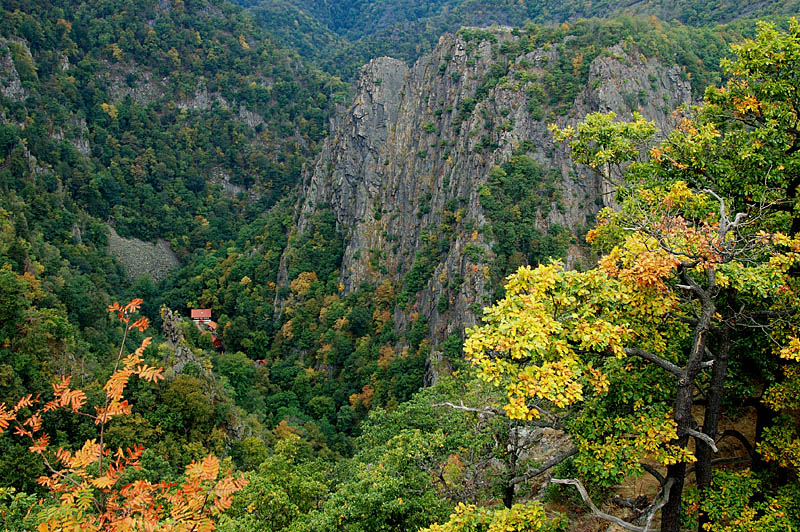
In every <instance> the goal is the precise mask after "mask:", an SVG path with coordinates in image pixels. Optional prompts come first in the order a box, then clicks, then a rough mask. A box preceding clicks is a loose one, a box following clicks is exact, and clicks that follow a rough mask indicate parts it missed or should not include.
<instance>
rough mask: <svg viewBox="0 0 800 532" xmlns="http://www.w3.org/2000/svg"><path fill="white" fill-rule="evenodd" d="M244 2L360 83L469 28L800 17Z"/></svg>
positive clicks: (614, 4) (404, 1) (721, 11)
mask: <svg viewBox="0 0 800 532" xmlns="http://www.w3.org/2000/svg"><path fill="white" fill-rule="evenodd" d="M238 2H239V3H240V4H242V5H246V6H248V7H250V8H251V9H252V10H253V12H254V13H257V19H258V21H259V22H260V23H261V24H264V25H265V26H266V27H268V28H269V29H270V30H271V31H272V32H273V33H275V34H276V35H280V37H281V39H283V40H285V41H286V42H289V43H293V44H299V45H300V50H301V53H302V54H307V57H313V58H314V59H315V60H317V61H318V62H319V64H320V65H321V66H323V67H324V68H325V69H326V70H328V71H330V72H336V73H338V74H340V75H342V76H344V77H353V76H354V75H355V73H356V70H357V68H358V67H359V66H360V65H361V64H363V63H365V62H366V61H368V60H369V59H370V58H372V57H377V56H381V55H389V56H392V57H397V58H401V59H405V60H406V61H412V60H414V59H416V58H417V57H419V56H420V55H421V54H422V53H424V52H427V51H429V50H431V49H432V48H433V46H434V45H435V44H436V42H437V41H438V39H439V36H440V35H441V34H442V33H444V32H454V31H456V30H457V29H458V28H460V27H462V26H489V25H491V24H501V25H511V26H522V25H523V24H525V23H527V22H535V23H545V24H553V23H561V22H565V21H566V22H573V21H575V20H577V19H579V18H593V17H599V18H607V17H615V16H619V15H654V16H656V17H658V18H659V19H661V20H665V21H673V20H675V21H679V22H681V23H684V24H688V25H692V26H704V25H711V24H720V23H730V22H733V21H735V20H738V19H744V18H754V17H762V18H763V17H775V16H786V15H792V14H796V13H798V12H800V3H798V2H797V0H746V1H743V2H734V1H731V0H720V1H716V2H703V1H698V0H685V1H677V2H676V1H673V0H657V1H653V2H647V1H642V0H630V1H625V2H620V1H610V0H603V1H599V2H587V1H585V0H562V1H555V2H518V1H514V0H488V1H482V0H435V1H430V2H419V1H416V0H363V1H353V2H350V1H333V0H331V1H325V2H316V1H310V0H282V1H280V2H271V1H269V2H267V1H261V0H238Z"/></svg>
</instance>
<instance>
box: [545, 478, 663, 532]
mask: <svg viewBox="0 0 800 532" xmlns="http://www.w3.org/2000/svg"><path fill="white" fill-rule="evenodd" d="M550 482H552V483H554V484H566V485H570V486H575V487H576V488H577V489H578V492H579V493H580V494H581V499H583V502H585V503H586V505H587V506H588V507H589V508H590V509H591V510H592V513H593V514H594V515H596V516H597V517H599V518H600V519H603V520H604V521H609V522H611V523H614V524H616V525H618V526H620V527H622V528H624V529H625V530H630V532H648V531H649V530H650V523H651V522H652V521H653V517H654V516H655V515H656V512H658V511H659V510H660V509H661V508H662V507H663V506H664V505H665V504H667V499H669V492H670V490H671V489H672V484H673V482H674V479H669V480H667V482H666V484H664V488H663V490H662V491H661V496H660V497H659V498H658V499H657V500H655V501H653V504H652V505H651V507H650V510H649V511H648V513H647V522H646V524H645V526H643V527H642V526H636V525H634V524H632V523H629V522H627V521H625V520H624V519H620V518H619V517H616V516H614V515H611V514H607V513H605V512H604V511H602V510H600V508H598V507H597V505H595V503H594V502H592V498H591V497H589V493H588V492H587V491H586V488H584V487H583V484H581V481H580V480H578V479H576V478H552V479H550Z"/></svg>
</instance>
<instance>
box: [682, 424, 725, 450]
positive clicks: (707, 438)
mask: <svg viewBox="0 0 800 532" xmlns="http://www.w3.org/2000/svg"><path fill="white" fill-rule="evenodd" d="M686 434H688V435H689V436H692V437H693V438H696V439H698V440H702V441H703V442H704V443H705V444H706V445H708V446H709V447H711V449H712V450H713V451H714V452H715V453H718V452H719V449H717V444H716V442H714V438H712V437H711V436H709V435H708V434H703V433H702V432H700V431H697V430H693V429H686Z"/></svg>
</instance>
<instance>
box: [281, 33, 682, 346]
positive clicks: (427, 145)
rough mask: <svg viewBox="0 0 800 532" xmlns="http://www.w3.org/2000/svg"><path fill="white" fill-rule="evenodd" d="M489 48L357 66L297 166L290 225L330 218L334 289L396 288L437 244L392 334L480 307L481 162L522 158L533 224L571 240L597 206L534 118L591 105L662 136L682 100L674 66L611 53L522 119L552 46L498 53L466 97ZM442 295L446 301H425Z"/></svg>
mask: <svg viewBox="0 0 800 532" xmlns="http://www.w3.org/2000/svg"><path fill="white" fill-rule="evenodd" d="M494 33H495V35H496V37H497V39H498V42H499V43H502V42H504V41H508V40H515V39H517V37H515V36H514V35H513V34H512V32H511V31H510V30H509V29H506V28H500V29H497V30H495V31H494ZM497 50H498V44H493V43H492V42H490V41H489V40H484V41H483V42H481V43H480V44H478V45H477V46H475V43H474V42H473V43H467V42H465V41H464V40H463V39H462V38H461V37H459V36H454V35H445V36H444V37H442V38H441V40H440V41H439V44H438V46H437V48H436V49H435V50H434V52H433V53H431V54H429V55H427V56H424V57H422V58H421V59H419V60H418V61H417V62H416V63H415V64H414V65H413V67H411V68H408V67H407V66H406V65H405V64H404V63H403V62H402V61H399V60H395V59H390V58H385V57H384V58H378V59H374V60H372V61H371V62H370V63H369V64H367V65H365V66H364V67H363V68H362V71H361V78H360V81H359V83H358V87H357V92H356V96H355V99H354V101H353V103H352V105H350V107H348V108H346V109H344V108H343V109H341V110H340V111H339V112H338V113H337V114H336V116H335V117H334V118H333V119H332V121H331V127H330V136H329V138H328V139H327V140H326V141H325V144H324V146H323V149H322V152H321V153H320V155H319V157H318V158H317V160H316V162H315V164H314V165H313V167H311V168H309V169H307V172H306V175H305V185H304V190H303V193H302V198H303V199H302V201H301V204H300V205H299V206H298V218H297V226H296V229H297V231H303V230H304V229H305V228H306V227H307V225H308V223H309V220H310V218H311V214H312V213H313V212H314V211H315V210H317V209H320V208H323V207H326V208H330V209H331V210H332V211H333V213H334V214H335V216H336V220H337V227H338V229H339V231H340V232H341V233H342V234H343V236H344V238H345V243H346V248H345V251H344V258H343V264H342V268H341V273H340V280H341V284H342V285H343V286H344V289H345V290H353V289H355V288H356V287H358V286H359V285H360V284H361V283H362V282H364V281H367V282H372V283H377V282H380V281H382V280H383V279H387V278H388V279H390V280H392V281H393V282H395V283H396V285H397V286H398V287H399V288H402V286H403V279H404V277H405V276H406V275H407V274H408V272H409V271H411V270H412V268H413V265H414V261H415V257H416V256H417V254H418V253H421V252H424V250H425V249H426V246H429V245H430V242H431V235H437V238H438V241H439V242H441V241H442V240H443V239H446V240H447V243H446V244H447V245H444V246H443V247H442V249H444V250H446V252H444V253H443V254H442V256H441V260H440V261H439V262H438V264H436V265H435V268H434V270H433V273H432V274H431V275H429V278H427V279H425V282H424V287H423V288H422V289H421V290H419V291H418V292H415V293H414V294H412V297H411V300H410V301H408V303H407V304H405V305H400V306H398V308H397V309H396V311H395V323H396V325H398V326H399V327H400V328H401V329H402V328H404V327H406V326H407V325H408V323H409V320H410V319H411V318H412V317H413V316H414V315H417V314H419V313H421V314H422V315H424V316H427V317H428V320H429V324H430V327H431V333H432V338H433V340H434V342H437V341H441V340H442V339H443V338H445V337H446V336H447V335H448V334H450V333H451V332H454V331H460V330H462V329H463V328H464V327H465V326H468V325H470V324H473V323H475V321H476V319H477V316H476V314H475V310H476V309H477V308H479V307H481V306H483V305H485V304H486V303H488V302H489V298H488V295H487V266H486V263H487V261H486V260H480V258H479V257H480V256H481V255H483V256H484V257H486V256H489V257H491V244H492V243H491V242H490V241H489V239H488V236H487V231H485V224H486V223H487V219H486V215H485V213H484V210H483V208H482V206H481V201H480V197H479V190H480V188H481V186H482V185H483V184H485V183H486V179H487V176H488V174H489V172H490V171H491V170H492V168H493V167H495V166H497V165H500V164H502V163H503V162H505V161H507V160H508V159H509V158H510V157H511V155H512V153H514V152H518V151H519V150H523V151H525V152H526V153H527V155H528V156H529V157H532V158H534V159H535V160H537V161H538V162H539V163H541V164H542V165H543V166H544V168H545V169H546V170H555V171H556V172H557V175H558V176H559V179H558V182H557V184H556V186H557V187H558V188H559V190H560V198H561V199H560V201H559V202H558V203H557V204H556V202H553V203H551V204H550V205H549V207H546V208H543V209H542V210H541V212H540V213H539V216H538V220H537V222H536V224H537V227H538V228H539V229H540V230H542V231H543V232H547V230H548V229H549V228H550V227H551V226H553V225H554V224H558V225H560V226H563V227H566V228H568V229H569V230H570V231H571V232H572V233H573V234H575V235H577V233H578V232H579V230H580V228H582V227H584V226H586V224H588V223H590V222H591V219H592V216H593V215H594V214H595V213H596V211H597V210H598V209H599V208H600V206H601V203H602V202H601V201H599V200H598V198H600V197H601V192H602V184H601V183H600V180H599V179H598V178H597V177H596V176H594V175H593V174H592V173H591V172H588V171H586V169H582V168H577V167H576V166H575V165H574V164H573V163H572V162H571V161H570V159H569V154H568V152H567V150H566V149H564V148H563V147H556V146H554V145H553V142H552V136H551V135H550V133H549V131H548V129H547V126H548V123H551V122H557V123H559V125H561V126H564V125H566V124H568V123H574V122H576V121H578V120H580V119H581V118H582V117H583V116H585V115H586V114H587V113H589V112H593V111H598V110H599V111H608V110H614V111H617V112H618V113H621V114H630V112H631V111H632V110H639V111H641V112H642V113H643V114H644V115H645V117H647V118H648V119H650V120H655V121H656V123H657V125H658V126H659V127H660V128H664V129H667V128H668V127H669V122H670V118H669V112H670V110H671V109H673V108H674V107H675V106H677V105H679V104H681V103H683V102H686V101H688V100H689V99H690V97H691V91H690V86H689V83H688V82H687V81H686V80H684V79H683V78H682V77H681V73H680V71H679V70H678V69H677V68H675V67H668V66H664V65H662V64H660V63H659V62H658V61H656V60H654V59H648V58H645V57H643V56H641V54H638V53H637V52H635V51H631V50H625V49H623V47H622V46H615V47H612V48H610V49H609V50H607V51H606V52H605V53H603V54H600V55H599V56H598V57H597V58H596V59H595V60H594V61H593V62H592V63H591V65H590V74H589V80H588V83H587V86H586V88H585V89H584V90H583V91H582V92H581V93H580V94H579V95H578V97H577V98H576V99H575V101H574V102H573V105H572V108H571V111H570V112H569V113H567V114H566V115H564V116H558V115H556V114H554V113H552V112H551V113H549V114H548V109H545V110H544V112H543V113H532V112H531V111H530V110H529V106H528V96H527V95H526V88H528V86H529V85H528V81H526V80H530V79H535V78H536V77H537V76H541V75H544V74H545V73H546V72H547V68H548V64H553V63H554V62H555V61H556V60H557V59H558V53H559V52H558V50H557V47H549V48H548V49H542V50H536V51H533V52H530V53H527V54H523V55H520V56H519V57H516V58H511V59H510V65H508V71H507V73H506V74H505V76H503V77H502V78H501V79H500V80H499V82H498V83H497V84H496V86H494V87H493V88H490V89H489V90H488V93H485V94H483V95H482V96H476V91H477V89H478V88H479V86H481V84H482V83H483V82H484V80H485V79H486V78H487V76H488V75H489V73H490V71H491V69H492V68H493V64H494V63H496V62H497V61H498V59H497V58H498V51H497ZM523 72H524V74H523ZM471 107H474V109H472V110H471V112H470V108H471ZM448 212H449V213H450V214H447V216H450V217H449V218H447V219H446V218H445V215H446V213H448ZM453 213H455V216H452V214H453ZM443 228H446V229H444V230H443ZM443 231H444V234H443ZM468 248H469V249H468ZM475 250H482V251H483V252H482V253H477V254H476V253H475ZM467 251H470V252H469V253H468V252H467ZM581 260H584V261H585V260H586V257H585V256H584V251H583V248H582V247H581V246H580V245H579V244H578V243H577V238H576V239H575V243H574V244H573V245H571V246H570V248H569V252H568V256H567V264H568V266H571V265H574V264H576V263H577V262H579V261H581ZM284 263H285V261H284ZM283 276H284V279H285V271H284V273H283ZM455 279H457V280H458V282H457V283H454V280H455ZM442 297H444V298H446V302H447V305H441V304H437V303H438V302H440V301H441V298H442ZM443 307H446V309H445V310H443V309H442V308H443Z"/></svg>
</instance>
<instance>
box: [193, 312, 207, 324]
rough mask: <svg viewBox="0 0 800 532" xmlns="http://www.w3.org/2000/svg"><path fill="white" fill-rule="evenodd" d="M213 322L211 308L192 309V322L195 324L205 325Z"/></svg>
mask: <svg viewBox="0 0 800 532" xmlns="http://www.w3.org/2000/svg"><path fill="white" fill-rule="evenodd" d="M210 320H211V309H210V308H193V309H192V321H194V322H195V323H198V322H199V323H205V322H207V321H210Z"/></svg>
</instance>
